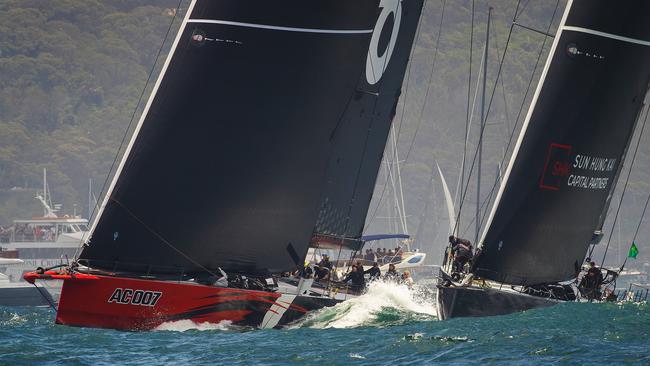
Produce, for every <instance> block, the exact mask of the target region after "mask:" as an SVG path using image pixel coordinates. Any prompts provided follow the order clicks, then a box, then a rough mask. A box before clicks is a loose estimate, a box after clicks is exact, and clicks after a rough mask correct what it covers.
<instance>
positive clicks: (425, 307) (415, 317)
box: [293, 281, 436, 329]
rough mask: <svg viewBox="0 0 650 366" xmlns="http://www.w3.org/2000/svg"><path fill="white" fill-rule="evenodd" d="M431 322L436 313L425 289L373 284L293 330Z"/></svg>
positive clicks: (430, 297)
mask: <svg viewBox="0 0 650 366" xmlns="http://www.w3.org/2000/svg"><path fill="white" fill-rule="evenodd" d="M433 319H436V310H435V303H434V301H433V294H432V293H431V292H430V291H429V290H427V289H425V288H420V287H417V286H415V287H414V288H413V289H409V288H408V287H407V286H405V285H400V284H396V283H394V282H384V281H375V282H372V283H371V284H370V285H369V286H368V291H367V292H366V293H365V294H363V295H361V296H358V297H355V298H351V299H349V300H347V301H344V302H342V303H340V304H337V305H335V306H332V307H329V308H324V309H321V310H318V311H316V312H313V313H311V314H309V315H307V317H306V318H304V319H303V320H302V321H299V322H298V323H296V324H295V325H294V326H293V327H302V328H304V327H308V328H317V329H319V328H356V327H364V326H370V327H384V326H392V325H401V324H408V323H412V322H416V321H425V320H433Z"/></svg>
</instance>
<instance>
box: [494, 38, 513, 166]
mask: <svg viewBox="0 0 650 366" xmlns="http://www.w3.org/2000/svg"><path fill="white" fill-rule="evenodd" d="M494 47H495V48H496V50H497V53H501V52H500V51H499V37H494ZM503 79H504V78H500V80H501V92H502V94H503V111H504V113H503V114H504V115H505V116H506V120H505V122H506V125H505V131H506V135H507V133H508V131H510V113H509V112H508V98H506V86H505V82H504V81H503ZM504 154H505V152H504ZM502 164H503V163H502Z"/></svg>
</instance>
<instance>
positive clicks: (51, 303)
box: [32, 283, 58, 311]
mask: <svg viewBox="0 0 650 366" xmlns="http://www.w3.org/2000/svg"><path fill="white" fill-rule="evenodd" d="M32 285H34V287H36V289H37V290H38V293H39V294H40V295H41V297H42V298H44V299H45V301H47V303H48V304H49V305H50V307H51V308H52V310H54V311H58V309H57V308H56V305H55V304H54V303H53V302H52V297H50V296H47V295H46V294H44V293H43V289H41V288H40V287H38V286H37V285H36V283H32ZM46 291H47V290H46Z"/></svg>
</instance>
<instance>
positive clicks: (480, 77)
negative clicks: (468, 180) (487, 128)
mask: <svg viewBox="0 0 650 366" xmlns="http://www.w3.org/2000/svg"><path fill="white" fill-rule="evenodd" d="M484 60H485V47H483V52H481V63H480V66H479V69H478V77H477V78H476V89H474V99H473V100H472V107H471V108H470V114H469V123H468V124H467V127H466V132H465V145H464V151H463V154H464V156H463V161H462V162H461V165H460V167H461V169H462V172H463V173H464V172H465V164H466V163H467V161H466V152H467V143H468V141H469V135H470V133H471V132H472V121H473V120H474V111H475V110H476V101H477V100H478V91H479V89H480V88H479V86H480V85H481V80H483V61H484ZM461 178H462V177H460V176H459V177H458V182H457V183H456V192H455V193H454V205H456V201H457V200H458V194H459V192H460V191H461V187H462V186H463V185H462V184H464V183H465V182H464V181H463V182H461V180H462V179H461Z"/></svg>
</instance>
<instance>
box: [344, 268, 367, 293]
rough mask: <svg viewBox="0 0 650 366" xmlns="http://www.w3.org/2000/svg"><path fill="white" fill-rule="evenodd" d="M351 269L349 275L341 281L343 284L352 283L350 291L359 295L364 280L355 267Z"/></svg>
mask: <svg viewBox="0 0 650 366" xmlns="http://www.w3.org/2000/svg"><path fill="white" fill-rule="evenodd" d="M351 268H352V270H351V271H350V273H348V274H347V276H345V278H344V279H343V283H348V282H352V286H350V289H351V290H352V291H354V292H357V293H359V292H361V290H363V288H364V287H365V286H366V280H365V279H364V278H363V272H361V271H359V270H358V269H357V267H356V266H352V267H351Z"/></svg>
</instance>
